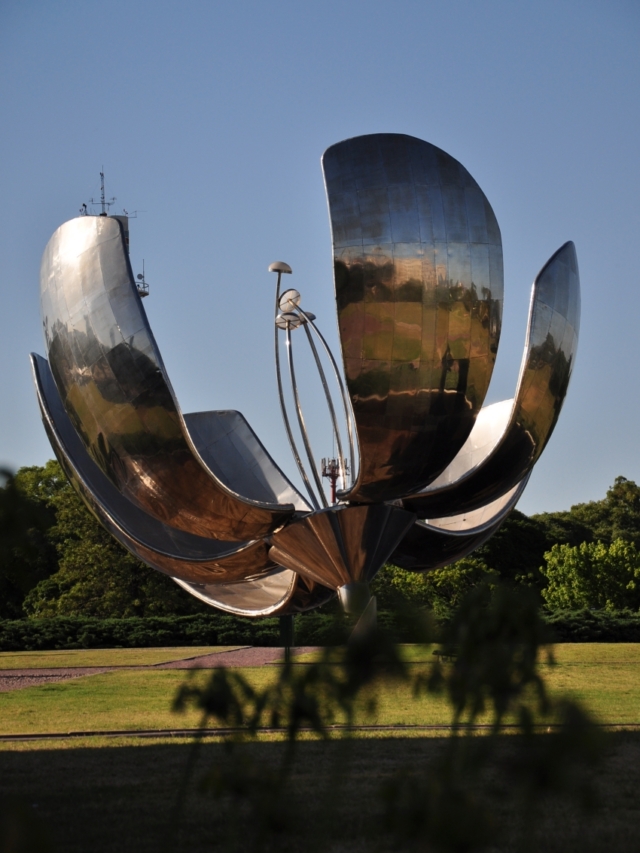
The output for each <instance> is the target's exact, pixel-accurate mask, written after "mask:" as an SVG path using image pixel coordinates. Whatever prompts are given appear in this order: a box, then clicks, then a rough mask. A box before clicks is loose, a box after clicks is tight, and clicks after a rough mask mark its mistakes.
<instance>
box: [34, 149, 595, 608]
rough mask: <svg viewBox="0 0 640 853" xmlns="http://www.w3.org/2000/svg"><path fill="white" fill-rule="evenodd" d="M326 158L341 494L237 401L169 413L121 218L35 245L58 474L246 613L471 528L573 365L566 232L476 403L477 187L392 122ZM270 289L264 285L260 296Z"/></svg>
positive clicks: (425, 557)
mask: <svg viewBox="0 0 640 853" xmlns="http://www.w3.org/2000/svg"><path fill="white" fill-rule="evenodd" d="M323 168H324V173H325V182H326V187H327V195H328V199H329V209H330V218H331V226H332V239H333V252H334V270H335V289H336V304H337V310H338V324H339V330H340V338H341V346H342V360H343V367H344V376H345V379H346V391H347V394H348V398H349V399H348V402H347V403H345V411H346V410H347V408H348V403H350V405H351V409H352V411H353V417H354V423H355V428H356V438H357V443H358V458H359V470H356V471H354V472H353V483H352V485H351V486H350V487H348V488H343V491H342V492H341V493H340V492H339V493H338V497H339V499H340V501H341V502H340V504H339V505H338V506H335V507H328V508H326V509H322V510H319V511H317V510H316V511H312V510H311V506H310V505H309V503H308V502H307V501H306V500H305V498H303V497H302V495H301V494H300V493H299V492H298V491H297V489H296V488H295V487H294V486H293V485H292V484H291V483H290V482H289V481H288V480H287V478H286V477H285V476H284V474H283V473H282V471H281V470H280V469H279V467H278V466H277V465H276V463H275V462H274V461H273V459H271V457H270V456H269V454H268V453H267V451H266V450H265V448H264V447H263V445H262V444H261V443H260V441H259V439H258V437H257V436H256V435H255V433H254V432H253V430H252V429H251V427H250V426H249V424H248V423H247V422H246V420H245V419H244V418H243V417H242V415H240V413H238V412H200V413H195V414H190V415H183V414H182V412H181V411H180V409H179V406H178V404H177V401H176V399H175V397H174V394H173V391H172V388H171V384H170V382H169V379H168V377H167V374H166V371H165V369H164V365H163V363H162V358H161V356H160V353H159V351H158V349H157V346H156V343H155V340H154V338H153V334H152V332H151V329H150V328H149V324H148V321H147V318H146V314H145V312H144V310H143V307H142V302H141V300H140V296H139V294H138V292H137V290H136V286H135V281H134V279H133V275H132V273H131V268H130V265H129V261H128V255H127V251H126V247H125V244H124V241H123V235H122V230H121V223H119V222H118V221H117V220H116V219H115V218H112V217H108V216H104V217H92V216H84V217H81V218H79V219H76V220H71V221H70V222H68V223H65V225H63V226H61V228H59V229H58V231H57V232H56V233H55V234H54V236H53V237H52V239H51V241H50V242H49V244H48V246H47V249H46V251H45V254H44V257H43V261H42V268H41V300H42V314H43V326H44V332H45V339H46V343H47V349H48V354H49V365H47V362H45V361H44V360H43V359H40V358H39V357H34V375H35V379H36V385H37V388H38V395H39V400H40V405H41V408H42V412H43V418H44V421H45V426H46V428H47V432H48V434H49V437H50V439H51V441H52V444H53V446H54V449H55V450H56V454H57V455H58V457H59V459H60V461H61V462H62V464H63V466H64V468H65V470H66V472H67V474H68V476H69V477H70V479H71V481H72V482H73V483H74V485H75V486H76V488H77V489H78V491H79V492H80V494H81V495H82V496H83V498H84V499H85V501H86V502H87V503H88V504H89V506H90V508H91V509H92V511H93V512H94V513H95V514H96V515H97V516H98V517H99V518H100V520H101V521H102V523H103V524H104V525H105V526H106V527H107V529H108V530H109V531H110V532H111V533H112V534H113V535H114V536H115V537H116V538H117V539H118V540H119V541H120V542H122V543H123V544H124V545H125V546H126V547H127V548H129V550H131V551H132V552H133V553H135V554H136V555H137V556H139V557H142V559H144V560H145V561H146V562H147V563H148V564H149V565H151V566H153V567H154V568H156V569H158V570H159V571H162V572H166V573H169V574H171V575H172V576H174V577H175V578H176V579H178V580H179V581H180V583H181V585H182V586H184V588H186V589H188V590H189V591H190V592H191V593H192V594H194V595H197V596H198V597H200V598H203V599H204V600H207V601H209V602H210V603H212V604H213V605H215V606H218V607H221V608H222V609H226V610H228V611H230V612H237V613H242V614H244V615H254V616H257V615H265V614H267V613H284V612H295V611H297V610H300V609H306V608H310V607H314V606H317V605H318V604H319V603H321V602H322V601H324V600H326V599H327V597H328V596H330V595H331V594H332V591H333V590H335V589H337V588H340V587H342V586H344V585H348V584H352V583H366V582H367V581H368V580H369V579H370V578H371V577H372V576H373V575H374V574H375V573H376V571H377V570H378V568H379V567H380V565H381V564H382V563H383V562H384V560H386V559H387V558H388V557H389V555H392V559H395V560H396V561H397V562H398V563H399V564H400V565H404V566H406V567H407V568H413V569H415V570H417V571H421V570H427V569H429V568H434V567H436V566H440V565H443V564H446V563H447V562H449V561H451V560H455V559H457V558H458V557H460V556H463V555H464V554H466V553H469V551H470V550H472V549H473V548H475V547H477V546H478V545H479V544H481V542H483V541H484V540H485V539H486V538H488V536H490V535H491V534H492V532H494V531H495V530H496V529H497V527H498V526H499V525H500V523H501V522H502V520H503V519H504V517H506V515H507V514H508V512H509V511H510V509H511V508H512V507H513V506H514V505H515V502H516V501H517V499H518V497H519V495H520V493H521V492H522V490H523V488H524V485H525V484H526V481H527V479H528V474H529V472H530V470H531V468H532V466H533V464H534V463H535V461H536V460H537V458H538V457H539V455H540V453H541V452H542V449H543V448H544V446H545V444H546V442H547V441H548V439H549V436H550V435H551V432H552V430H553V427H554V426H555V423H556V421H557V418H558V415H559V412H560V408H561V406H562V401H563V399H564V396H565V394H566V391H567V386H568V383H569V379H570V375H571V370H572V367H573V364H574V360H575V350H576V346H577V331H578V326H579V313H580V305H579V281H578V269H577V261H576V256H575V249H574V247H573V244H571V243H567V244H565V246H563V247H562V248H561V249H560V250H559V251H558V252H557V253H556V254H555V255H554V256H553V257H552V258H551V260H550V261H549V262H548V263H547V265H546V266H545V267H544V268H543V270H542V271H541V273H540V274H539V276H538V277H537V279H536V282H535V284H534V289H533V297H532V303H531V312H530V318H529V332H528V338H527V346H526V348H525V354H524V359H523V365H522V369H521V373H520V379H519V382H518V389H517V393H516V397H515V399H514V401H512V402H511V403H506V404H499V405H498V404H496V405H494V406H489V407H485V408H484V409H483V408H482V405H483V401H484V398H485V395H486V391H487V388H488V385H489V381H490V379H491V373H492V371H493V365H494V362H495V357H496V352H497V347H498V342H499V337H500V329H501V317H502V298H503V297H502V293H503V274H502V246H501V239H500V231H499V228H498V225H497V222H496V219H495V216H494V214H493V211H492V209H491V206H490V205H489V202H488V201H487V199H486V197H485V196H484V194H483V193H482V190H481V189H480V188H479V186H478V185H477V183H476V182H475V181H474V179H473V178H472V177H471V175H469V173H468V172H467V171H466V169H464V167H463V166H461V164H459V163H458V162H457V161H456V160H454V159H453V158H452V157H450V156H449V155H448V154H446V153H445V152H443V151H441V150H439V149H437V148H435V147H434V146H432V145H429V144H428V143H426V142H422V141H421V140H417V139H413V138H412V137H407V136H401V135H396V134H378V135H373V136H367V137H358V138H356V139H351V140H347V141H345V142H341V143H339V144H338V145H334V146H332V147H331V148H329V149H328V151H327V152H325V155H324V157H323ZM273 269H274V271H277V272H278V275H279V276H280V274H281V273H282V272H290V268H289V267H287V265H286V264H283V263H281V262H280V263H278V264H276V265H274V266H273ZM285 297H286V298H285ZM278 298H279V285H278V294H277V299H276V303H277V304H276V310H278V304H279V302H278ZM282 298H283V299H284V300H285V303H286V304H285V305H284V307H282V306H281V307H280V310H282V311H284V312H289V313H284V314H283V315H282V317H281V318H280V319H279V321H278V322H281V324H282V323H284V326H282V328H283V329H284V330H285V333H286V336H287V340H288V341H289V352H291V349H290V348H291V340H292V338H291V332H292V330H293V329H294V328H296V327H302V328H304V330H305V332H306V335H307V338H308V340H309V341H312V334H311V332H313V333H314V334H318V335H319V332H318V330H317V328H316V326H315V325H314V324H313V322H312V321H313V315H310V314H307V313H306V312H302V311H301V309H300V308H299V305H298V303H299V298H300V297H299V294H298V293H297V291H294V290H289V291H287V293H286V294H283V296H282ZM287 300H288V301H287ZM296 300H297V301H296ZM286 318H289V320H288V321H287V320H286ZM285 321H286V322H285ZM309 326H311V329H310V328H309ZM277 334H278V332H277V331H276V336H277ZM298 334H302V333H301V332H299V333H298ZM318 340H319V341H320V342H321V343H322V345H323V346H324V343H325V342H324V339H323V338H322V337H321V336H320V337H319V338H318ZM314 346H315V345H314ZM314 352H315V355H316V356H318V351H317V350H314ZM316 363H317V364H318V366H319V367H320V364H319V358H318V357H316ZM291 367H292V365H291ZM321 378H322V380H323V387H324V389H325V392H327V387H326V377H325V376H324V374H323V373H322V371H321ZM330 409H331V413H332V419H333V423H334V432H335V429H336V427H335V411H334V409H333V407H332V405H330ZM307 449H308V451H309V452H308V454H307V455H308V457H309V458H310V459H312V460H313V459H314V458H315V457H314V456H313V453H312V452H311V448H307ZM340 455H342V451H340ZM351 457H352V459H353V452H352V453H351ZM352 467H353V464H352ZM310 473H311V477H309V481H310V482H311V481H314V482H316V483H317V481H318V477H316V476H315V475H316V474H318V475H319V472H316V471H313V470H312V471H311V472H310ZM314 503H317V504H318V506H319V505H320V504H321V503H322V501H317V502H314ZM416 516H417V517H418V518H419V519H420V521H419V522H417V523H415V520H416Z"/></svg>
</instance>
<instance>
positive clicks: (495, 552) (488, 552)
mask: <svg viewBox="0 0 640 853" xmlns="http://www.w3.org/2000/svg"><path fill="white" fill-rule="evenodd" d="M554 541H555V540H551V541H550V540H549V535H548V531H547V528H546V527H545V525H544V524H543V523H541V522H540V521H539V520H538V518H537V517H535V516H534V517H533V518H529V517H527V516H526V515H524V514H523V513H521V512H519V511H518V510H517V509H514V510H513V511H512V512H511V514H510V515H509V517H508V518H507V519H506V521H505V522H504V524H503V525H502V527H501V528H500V529H499V530H498V532H497V533H495V534H494V535H493V536H492V537H491V539H489V540H488V541H487V542H486V543H485V544H484V545H482V546H481V547H480V548H478V549H477V550H476V551H474V552H473V556H474V558H475V559H477V560H482V562H483V563H484V564H485V565H487V566H491V568H492V569H495V571H496V572H498V574H499V575H500V577H501V578H503V580H510V581H515V582H516V583H522V584H525V585H526V586H534V587H537V588H541V587H543V586H544V583H545V580H544V578H543V577H542V575H541V574H540V568H539V567H540V564H541V563H542V561H543V557H544V553H545V551H548V550H549V548H550V547H551V545H552V544H553V542H554ZM562 541H564V540H562ZM579 541H582V540H579Z"/></svg>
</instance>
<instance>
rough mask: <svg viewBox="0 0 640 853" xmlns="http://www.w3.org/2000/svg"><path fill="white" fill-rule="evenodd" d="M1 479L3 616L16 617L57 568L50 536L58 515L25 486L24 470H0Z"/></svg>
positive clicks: (0, 599) (0, 594)
mask: <svg viewBox="0 0 640 853" xmlns="http://www.w3.org/2000/svg"><path fill="white" fill-rule="evenodd" d="M24 470H26V469H22V471H24ZM0 481H1V482H2V486H1V487H0V618H5V619H7V618H8V619H16V618H20V616H21V615H22V601H23V599H24V597H25V595H26V593H27V592H28V591H29V590H30V589H32V588H33V587H34V586H35V585H36V584H37V583H38V582H39V581H41V580H43V579H45V578H47V577H48V576H49V575H50V574H51V573H52V572H54V571H55V569H56V565H57V558H56V551H55V548H54V546H53V544H52V543H51V542H50V541H49V539H48V536H47V531H48V529H49V528H50V527H51V525H52V524H53V522H54V521H55V515H54V513H53V511H51V510H50V509H48V508H47V506H46V504H45V503H44V502H43V501H42V500H40V499H39V498H38V497H37V496H36V495H34V494H33V493H31V492H30V490H29V489H25V488H24V484H23V482H22V479H21V472H18V474H17V475H16V476H14V475H12V474H11V473H10V472H9V471H0Z"/></svg>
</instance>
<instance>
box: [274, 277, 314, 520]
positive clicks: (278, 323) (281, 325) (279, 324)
mask: <svg viewBox="0 0 640 853" xmlns="http://www.w3.org/2000/svg"><path fill="white" fill-rule="evenodd" d="M269 272H277V273H278V279H277V282H276V305H275V328H274V356H275V363H276V382H277V384H278V400H279V402H280V412H281V414H282V422H283V423H284V428H285V432H286V433H287V439H288V441H289V447H290V448H291V453H292V455H293V458H294V460H295V463H296V466H297V468H298V471H299V473H300V476H301V477H302V482H303V483H304V487H305V489H306V490H307V494H308V495H309V499H310V500H311V504H312V506H313V508H314V509H320V503H319V502H318V498H317V497H316V494H315V492H314V491H313V487H312V485H311V481H310V480H309V475H308V474H307V471H306V469H305V467H304V464H303V462H302V458H301V456H300V453H299V451H298V446H297V444H296V440H295V438H294V436H293V430H292V429H291V422H290V421H289V415H288V414H287V406H286V404H285V401H284V390H283V387H282V368H281V366H280V346H279V341H278V330H279V329H287V328H288V324H287V321H286V320H282V319H281V317H282V315H281V314H280V313H279V311H280V285H281V281H282V274H283V273H288V274H289V275H290V274H291V267H290V266H289V265H288V264H285V263H284V262H283V261H276V262H275V263H273V264H271V266H270V267H269Z"/></svg>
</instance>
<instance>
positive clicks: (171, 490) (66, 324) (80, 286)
mask: <svg viewBox="0 0 640 853" xmlns="http://www.w3.org/2000/svg"><path fill="white" fill-rule="evenodd" d="M40 281H41V304H42V314H43V323H44V332H45V338H46V342H47V348H48V351H49V361H50V364H51V370H52V373H53V376H54V379H55V382H56V385H57V388H58V391H59V393H60V396H61V398H62V401H63V404H64V407H65V409H66V411H67V414H68V415H69V417H70V418H71V421H72V422H73V424H74V426H75V428H76V429H77V430H78V432H79V434H80V435H81V437H82V439H83V441H84V443H85V445H86V447H87V450H88V451H89V454H90V455H91V457H92V458H93V459H94V461H95V462H96V463H97V465H98V466H99V467H100V468H101V470H102V471H103V472H104V473H105V474H106V476H107V477H108V478H109V479H110V480H111V482H112V483H113V484H114V485H115V486H116V487H117V488H118V489H119V491H120V492H121V493H122V494H123V495H124V496H125V497H127V498H128V499H129V500H131V501H132V502H133V503H136V504H137V505H138V506H139V507H140V508H141V509H143V510H145V511H146V512H148V513H150V514H151V515H153V516H155V517H156V518H157V519H158V520H159V521H162V522H164V523H166V524H168V525H170V526H171V527H175V528H177V529H179V530H183V531H185V532H188V533H193V534H197V535H200V536H211V537H213V538H216V539H228V540H233V539H236V540H246V539H252V538H257V537H259V536H263V535H265V534H267V533H269V532H271V531H272V530H275V529H277V528H278V527H279V526H281V525H282V524H283V523H284V522H285V521H286V519H287V518H289V517H290V516H291V515H292V513H293V511H294V508H293V506H292V505H290V504H289V505H283V506H280V505H278V503H277V500H276V496H275V495H273V497H272V499H271V500H269V501H257V500H252V499H250V498H246V497H244V496H241V495H238V494H237V493H235V492H234V491H233V489H232V488H231V487H230V486H229V484H227V483H223V482H221V481H220V480H219V479H218V478H217V477H216V476H215V475H214V474H213V472H211V471H209V470H208V469H207V466H206V464H205V463H204V462H203V460H202V459H200V457H199V455H198V453H197V451H196V450H195V448H194V446H193V444H192V443H191V441H190V439H189V435H188V432H187V431H186V429H185V426H184V423H183V420H182V416H181V413H180V410H179V408H178V405H177V403H176V401H175V398H174V396H173V393H172V390H171V386H170V383H169V380H168V377H167V375H166V372H165V369H164V365H163V363H162V359H161V357H160V353H159V352H158V349H157V347H156V344H155V340H154V338H153V335H152V333H151V330H150V328H149V324H148V322H147V319H146V315H145V312H144V308H143V307H142V302H141V300H140V297H139V295H138V293H137V290H136V287H135V283H134V280H133V275H132V272H131V267H130V264H129V259H128V256H127V253H126V250H125V246H124V242H123V238H122V233H121V228H120V224H119V223H118V222H117V221H116V220H115V219H112V218H109V217H102V216H98V217H95V216H84V217H80V218H78V219H73V220H71V221H70V222H67V223H65V224H64V225H62V226H61V227H60V228H59V229H58V230H57V231H56V232H55V234H54V235H53V237H52V238H51V240H50V241H49V244H48V245H47V248H46V250H45V253H44V256H43V259H42V266H41V275H40Z"/></svg>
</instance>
